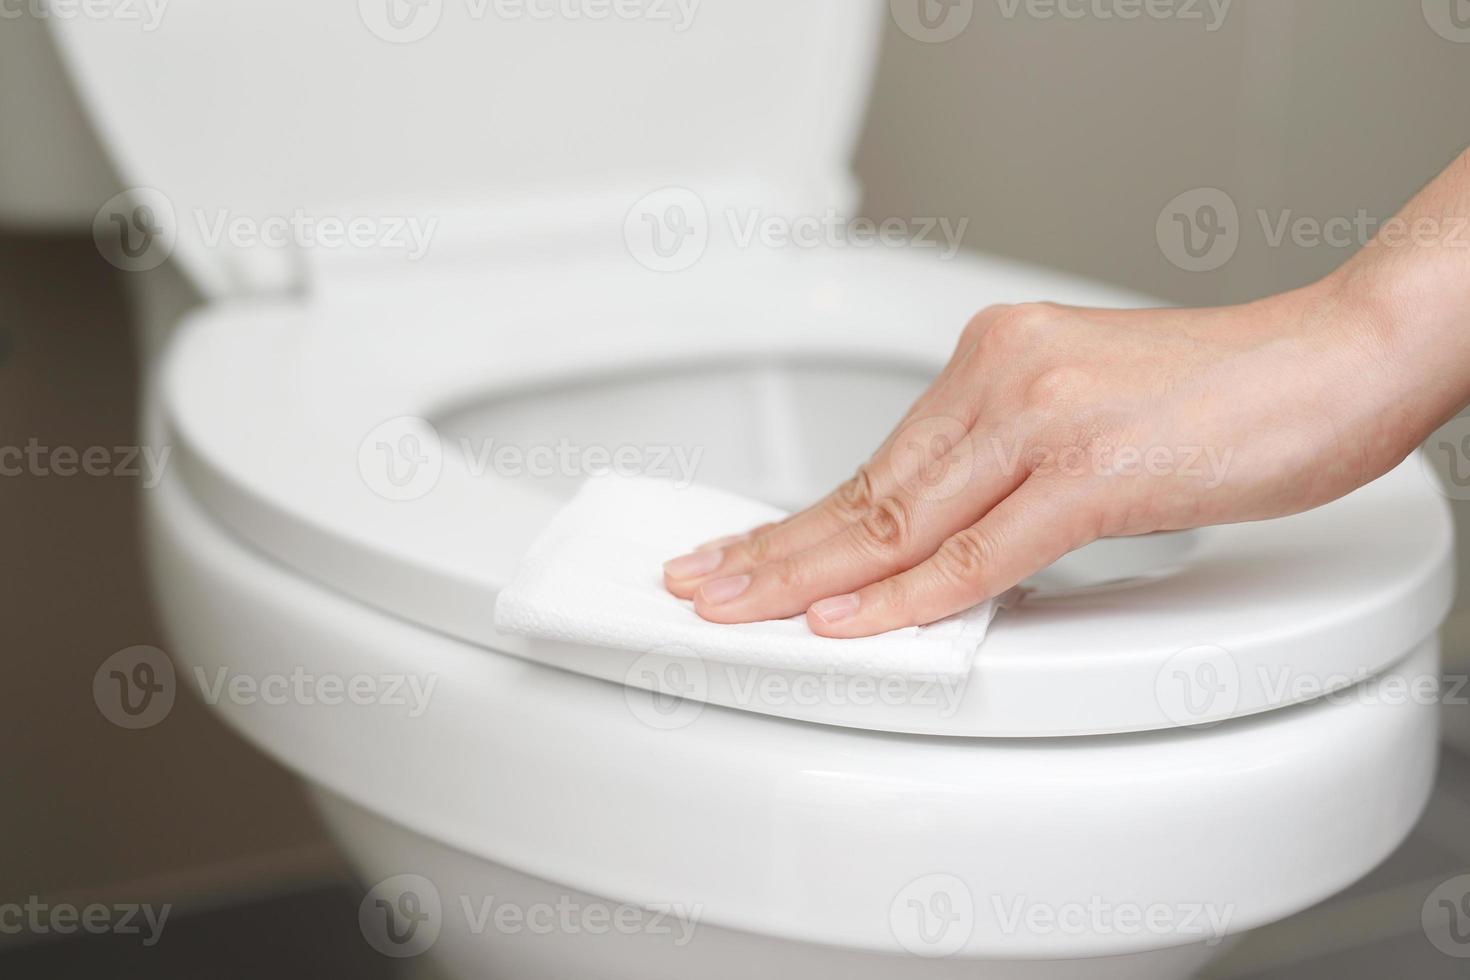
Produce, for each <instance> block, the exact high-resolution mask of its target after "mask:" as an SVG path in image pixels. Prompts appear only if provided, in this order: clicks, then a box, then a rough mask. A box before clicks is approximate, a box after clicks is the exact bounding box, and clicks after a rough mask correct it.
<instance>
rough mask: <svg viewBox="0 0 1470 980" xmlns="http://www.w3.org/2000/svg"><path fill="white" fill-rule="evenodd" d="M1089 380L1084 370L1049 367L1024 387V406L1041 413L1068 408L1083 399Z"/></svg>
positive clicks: (1088, 375)
mask: <svg viewBox="0 0 1470 980" xmlns="http://www.w3.org/2000/svg"><path fill="white" fill-rule="evenodd" d="M1091 380H1092V378H1091V375H1090V374H1088V372H1087V370H1086V369H1085V368H1081V367H1077V366H1075V365H1070V364H1068V365H1059V366H1056V367H1049V368H1047V369H1045V370H1043V371H1042V372H1041V373H1040V374H1038V375H1037V376H1036V377H1035V378H1033V379H1032V380H1031V383H1030V384H1028V385H1027V386H1026V393H1025V396H1024V398H1025V402H1026V406H1027V407H1028V408H1035V409H1041V410H1043V411H1053V410H1063V409H1067V408H1070V407H1072V406H1074V405H1076V404H1077V403H1078V402H1080V401H1082V400H1083V399H1084V396H1085V393H1086V391H1087V388H1088V385H1089V384H1090V382H1091Z"/></svg>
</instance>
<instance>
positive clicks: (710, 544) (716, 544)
mask: <svg viewBox="0 0 1470 980" xmlns="http://www.w3.org/2000/svg"><path fill="white" fill-rule="evenodd" d="M744 539H745V535H743V534H727V535H726V536H725V537H723V538H715V539H714V540H713V541H706V542H705V543H704V544H702V545H700V546H699V547H698V548H695V549H694V551H695V552H696V553H698V552H701V551H709V550H710V549H711V548H725V547H727V546H729V545H732V544H734V543H735V542H736V541H743V540H744Z"/></svg>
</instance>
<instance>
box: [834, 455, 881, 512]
mask: <svg viewBox="0 0 1470 980" xmlns="http://www.w3.org/2000/svg"><path fill="white" fill-rule="evenodd" d="M874 496H875V493H874V489H873V474H872V471H871V470H870V469H869V467H868V464H866V463H864V464H863V465H862V466H860V467H858V471H857V472H856V473H855V474H853V475H852V477H851V478H850V479H848V480H847V481H846V482H845V483H843V484H842V486H840V487H838V488H837V493H836V495H835V497H834V503H835V504H836V505H837V510H838V512H839V513H840V514H841V516H843V517H845V518H847V519H848V520H849V521H855V520H857V519H858V518H860V517H862V516H863V515H864V514H866V513H867V512H868V511H869V510H870V509H871V508H872V506H873V498H874Z"/></svg>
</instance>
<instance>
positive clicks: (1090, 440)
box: [665, 153, 1470, 637]
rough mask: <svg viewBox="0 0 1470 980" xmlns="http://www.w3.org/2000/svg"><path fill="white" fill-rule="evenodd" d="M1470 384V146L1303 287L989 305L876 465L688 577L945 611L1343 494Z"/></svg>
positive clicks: (695, 591)
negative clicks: (1091, 562) (1156, 540)
mask: <svg viewBox="0 0 1470 980" xmlns="http://www.w3.org/2000/svg"><path fill="white" fill-rule="evenodd" d="M1467 403H1470V153H1467V154H1465V155H1463V156H1461V157H1460V158H1459V159H1458V160H1457V161H1456V162H1455V163H1454V164H1452V165H1451V166H1450V168H1449V169H1448V170H1447V171H1445V172H1444V173H1443V174H1441V175H1440V176H1439V177H1438V178H1437V179H1436V180H1435V181H1434V182H1433V183H1431V184H1430V185H1429V186H1428V187H1426V188H1425V189H1424V190H1423V191H1422V192H1420V194H1419V195H1417V196H1416V197H1415V198H1414V199H1413V200H1412V201H1411V202H1410V203H1409V204H1408V205H1407V206H1406V207H1405V209H1404V210H1403V211H1402V212H1401V214H1400V215H1399V217H1398V218H1397V219H1395V220H1394V221H1391V222H1389V223H1388V224H1386V225H1385V226H1384V227H1383V228H1382V229H1380V232H1379V235H1378V237H1377V238H1375V240H1374V241H1373V243H1372V244H1370V245H1369V246H1368V247H1367V248H1365V249H1363V250H1362V251H1361V252H1360V253H1359V254H1358V255H1356V256H1355V257H1354V258H1353V259H1352V260H1351V261H1349V262H1348V263H1347V264H1345V265H1344V266H1343V267H1342V268H1341V269H1339V270H1338V271H1337V272H1335V273H1334V274H1332V275H1331V276H1329V277H1327V278H1326V279H1324V280H1322V281H1321V282H1318V283H1315V284H1313V285H1311V286H1308V287H1306V288H1303V289H1299V290H1295V291H1292V292H1289V293H1284V294H1282V295H1279V296H1273V297H1270V298H1268V299H1264V300H1259V301H1257V302H1253V303H1247V304H1244V305H1241V306H1233V307H1224V308H1218V309H1201V310H1133V311H1120V310H1091V309H1079V308H1072V307H1062V306H1055V305H1051V304H1028V305H1024V306H1010V307H993V308H991V309H988V310H985V311H984V312H982V313H980V314H979V315H977V316H976V317H975V318H974V319H973V320H972V321H971V322H970V324H969V325H968V326H967V327H966V328H965V330H964V332H963V333H962V335H961V337H960V341H959V345H958V347H957V349H956V351H955V353H954V355H953V357H952V359H951V360H950V362H949V364H948V366H947V367H946V368H945V369H944V371H943V372H942V373H941V374H940V376H939V378H938V379H937V380H936V381H935V382H934V384H933V385H932V386H931V387H930V388H929V390H928V391H927V392H926V393H925V394H924V395H923V396H922V397H921V398H920V399H919V401H918V402H917V403H916V404H915V405H914V406H913V408H912V409H910V411H909V413H908V415H907V416H905V418H904V419H903V420H902V421H901V422H900V424H899V425H898V427H897V428H896V429H895V431H894V432H893V434H891V435H890V436H889V437H888V439H887V440H886V441H885V442H884V443H883V445H882V446H881V447H879V449H878V451H877V452H876V453H875V454H874V455H873V457H872V459H871V460H870V461H869V462H867V463H866V464H864V466H863V467H862V468H861V469H860V470H859V472H858V473H857V475H856V476H854V477H853V478H852V479H851V480H849V481H848V482H847V483H845V484H844V485H843V486H841V487H839V488H838V489H837V490H835V491H834V492H833V493H832V494H830V495H829V496H827V497H826V498H825V499H823V500H822V501H820V502H818V503H816V504H815V505H813V506H812V507H809V508H807V509H806V510H803V511H801V512H799V513H797V514H794V515H792V516H791V517H790V518H788V519H786V520H785V521H783V522H781V523H780V524H777V525H773V526H770V527H766V528H760V529H757V530H756V531H754V532H752V533H750V534H748V535H745V536H743V537H740V538H737V539H734V540H731V541H724V542H715V543H713V544H711V545H710V546H706V547H705V548H703V549H701V550H699V551H697V552H695V553H694V554H692V555H686V556H684V557H682V558H678V559H675V560H673V561H670V562H669V563H668V564H667V565H666V566H665V581H666V584H667V586H668V588H669V589H670V591H672V592H674V593H675V594H676V595H679V596H683V597H686V598H693V599H694V603H695V609H696V610H697V611H698V613H699V614H700V615H701V616H703V617H705V618H706V619H710V620H713V621H716V622H722V623H738V622H750V621H755V620H765V619H775V618H781V617H786V616H792V615H795V614H797V613H800V612H802V611H806V612H807V619H808V622H809V624H810V626H811V628H812V629H813V630H814V631H815V632H817V633H820V634H823V635H827V636H835V637H849V636H865V635H869V634H872V633H878V632H882V631H885V630H889V629H895V628H898V627H902V626H910V625H916V624H923V623H928V622H932V621H934V620H936V619H940V618H942V617H944V616H947V615H950V614H951V613H954V612H957V611H959V610H962V609H964V608H967V607H968V606H970V605H973V604H974V603H976V602H978V601H981V600H983V599H985V598H987V597H990V596H994V595H997V594H999V593H1001V592H1003V591H1005V590H1006V589H1008V588H1010V587H1011V586H1012V585H1015V584H1016V583H1017V582H1019V581H1021V580H1022V579H1023V578H1025V577H1027V576H1028V575H1031V574H1032V573H1034V572H1036V571H1038V570H1040V569H1041V568H1044V567H1045V566H1046V565H1048V564H1050V563H1051V562H1053V561H1055V560H1056V559H1057V558H1059V557H1061V556H1062V555H1064V554H1065V553H1067V552H1068V551H1070V550H1072V549H1074V548H1077V547H1080V546H1082V545H1084V544H1087V543H1088V542H1090V541H1092V540H1094V539H1096V538H1099V537H1114V536H1122V535H1133V534H1143V533H1147V532H1150V531H1159V530H1175V529H1182V528H1188V527H1196V526H1202V525H1207V524H1220V523H1227V522H1236V521H1251V520H1260V519H1264V518H1270V517H1278V516H1282V515H1286V514H1291V513H1295V512H1298V511H1302V510H1306V509H1308V508H1311V507H1316V506H1318V505H1320V504H1324V503H1327V502H1328V501H1331V500H1334V499H1336V498H1337V497H1340V496H1342V495H1343V494H1346V493H1348V492H1349V491H1351V490H1353V489H1355V488H1357V487H1359V486H1361V485H1363V484H1364V483H1367V482H1368V481H1370V480H1372V479H1374V478H1375V477H1377V476H1379V475H1381V474H1383V473H1385V472H1387V471H1388V470H1389V469H1391V468H1393V466H1394V465H1396V464H1397V463H1398V462H1400V461H1401V460H1403V459H1404V458H1405V457H1406V456H1407V455H1408V454H1409V453H1410V452H1412V451H1413V449H1414V447H1416V446H1417V445H1418V444H1419V443H1420V442H1422V441H1423V440H1424V439H1425V438H1426V437H1427V436H1428V435H1429V434H1430V433H1431V432H1432V431H1433V430H1434V429H1435V428H1436V427H1437V426H1438V425H1440V424H1441V423H1443V422H1444V421H1445V420H1447V419H1449V418H1450V417H1452V416H1453V415H1454V414H1455V413H1456V412H1458V411H1459V410H1460V409H1461V408H1462V407H1464V406H1465V405H1466V404H1467Z"/></svg>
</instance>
